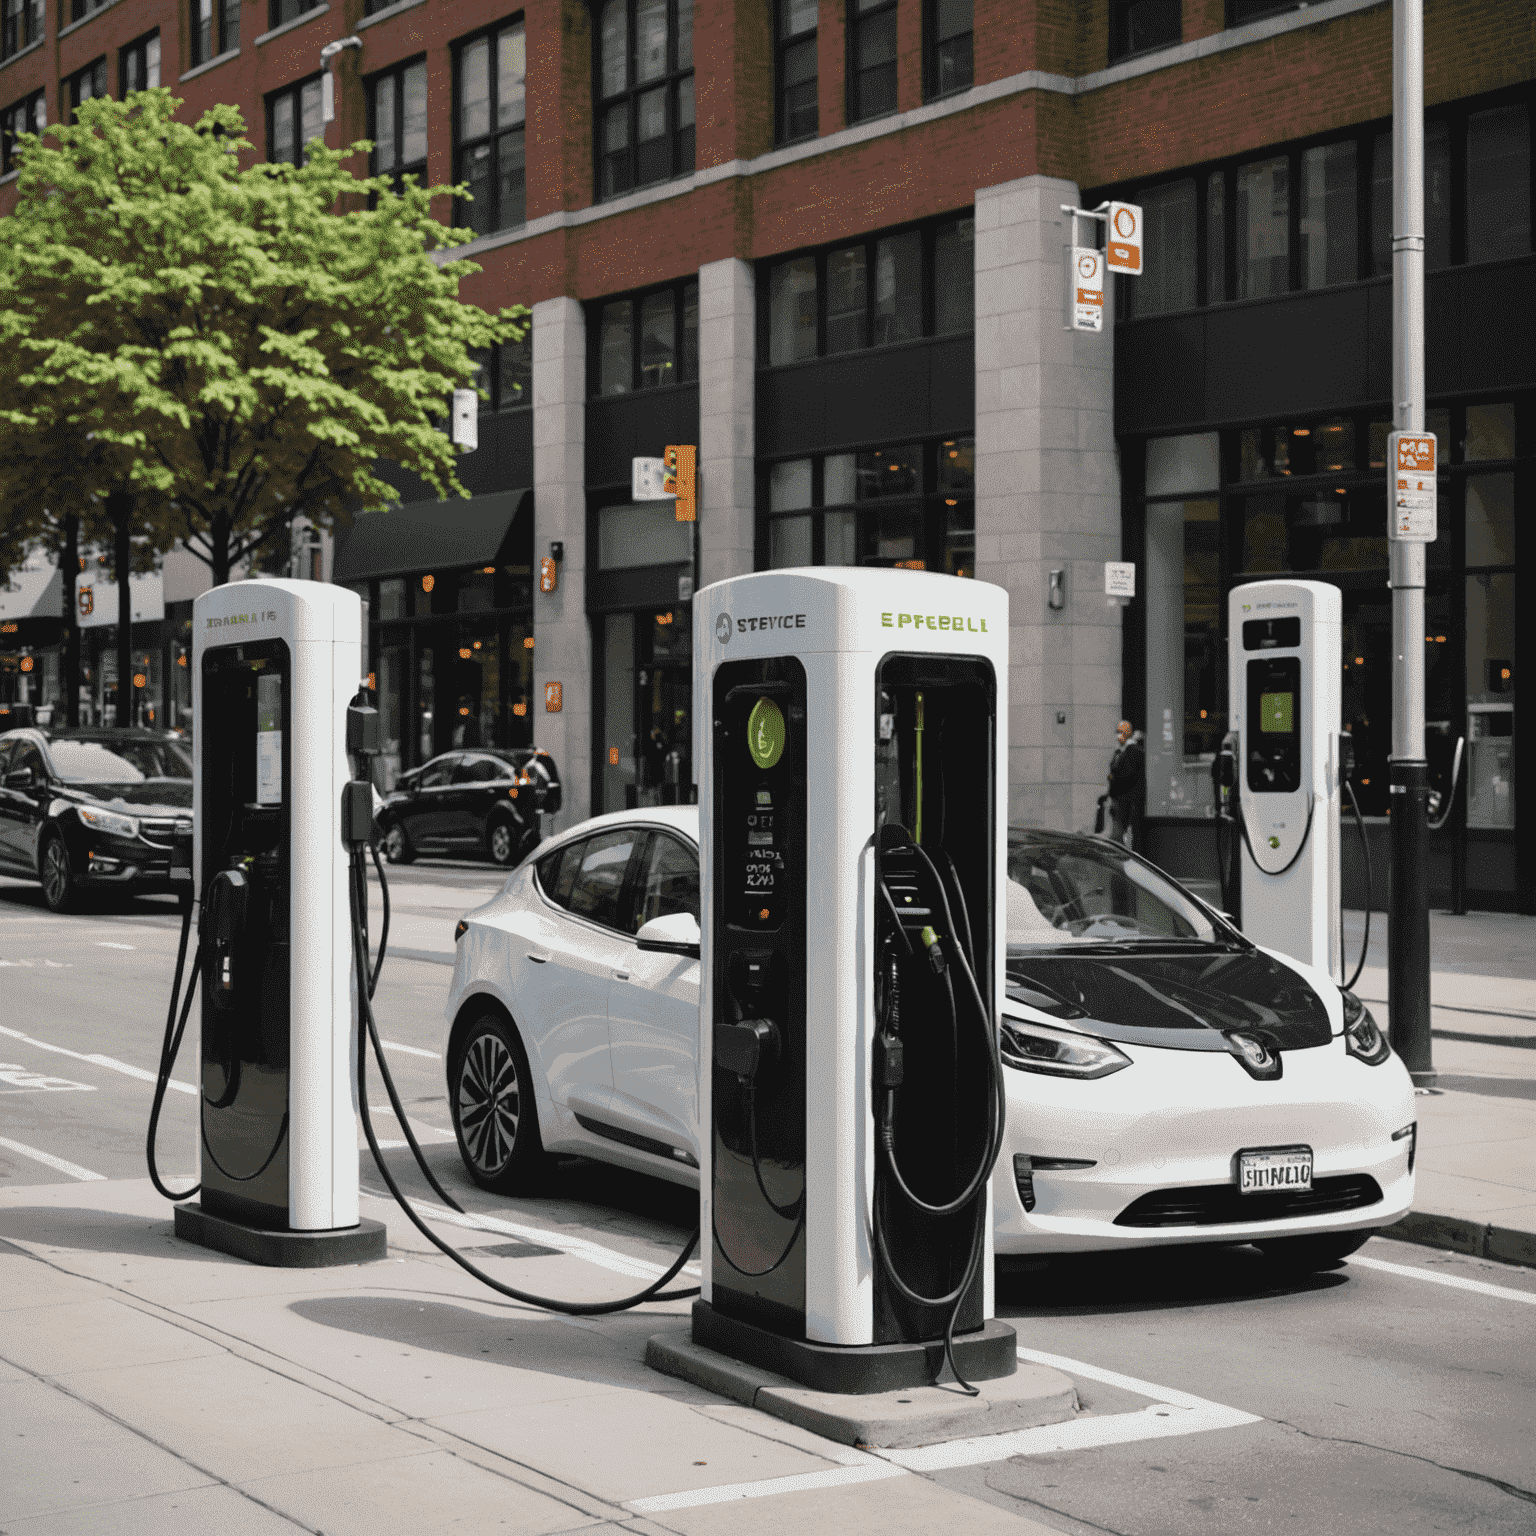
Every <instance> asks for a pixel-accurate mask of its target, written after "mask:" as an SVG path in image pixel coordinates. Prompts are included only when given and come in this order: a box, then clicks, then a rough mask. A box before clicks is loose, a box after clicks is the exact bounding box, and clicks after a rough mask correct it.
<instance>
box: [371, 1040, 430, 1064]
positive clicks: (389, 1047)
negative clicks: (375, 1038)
mask: <svg viewBox="0 0 1536 1536" xmlns="http://www.w3.org/2000/svg"><path fill="white" fill-rule="evenodd" d="M379 1044H380V1045H382V1046H383V1047H384V1049H385V1050H386V1051H403V1052H404V1053H405V1054H406V1055H407V1056H427V1057H430V1058H431V1059H432V1060H433V1061H437V1060H439V1059H440V1057H439V1053H438V1052H437V1051H424V1050H422V1048H421V1047H420V1046H419V1045H401V1044H400V1042H399V1041H398V1040H381V1041H380V1042H379Z"/></svg>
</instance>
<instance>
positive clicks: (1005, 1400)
mask: <svg viewBox="0 0 1536 1536" xmlns="http://www.w3.org/2000/svg"><path fill="white" fill-rule="evenodd" d="M1010 1332H1011V1330H1010ZM1010 1342H1011V1341H1010ZM645 1363H646V1364H647V1365H649V1366H650V1367H651V1368H652V1369H653V1370H657V1371H661V1372H662V1373H663V1374H665V1375H668V1376H677V1377H680V1378H681V1379H682V1380H684V1381H688V1382H692V1383H693V1385H695V1386H698V1387H703V1388H704V1389H705V1390H706V1391H710V1392H717V1393H719V1395H720V1396H721V1397H728V1398H731V1399H733V1400H734V1401H736V1402H738V1403H745V1404H747V1406H748V1407H752V1408H757V1409H759V1410H760V1411H762V1412H763V1413H771V1414H772V1415H773V1416H774V1417H775V1418H779V1419H784V1420H786V1421H787V1422H788V1423H790V1424H796V1425H798V1426H799V1427H800V1428H801V1429H808V1430H810V1431H811V1433H812V1434H817V1435H821V1436H822V1437H823V1438H824V1439H827V1440H834V1441H837V1442H838V1443H839V1444H841V1445H852V1446H860V1447H865V1448H869V1449H888V1450H910V1449H913V1448H915V1447H917V1446H923V1445H937V1444H939V1443H941V1442H943V1441H946V1440H958V1439H974V1438H977V1437H980V1436H983V1435H1002V1434H1007V1433H1008V1432H1009V1431H1010V1430H1016V1429H1033V1428H1035V1427H1036V1426H1038V1425H1041V1424H1060V1423H1064V1422H1065V1421H1066V1420H1068V1419H1071V1418H1073V1417H1074V1416H1075V1415H1076V1413H1077V1410H1078V1402H1077V1391H1076V1389H1075V1388H1074V1387H1073V1385H1072V1381H1071V1379H1070V1378H1069V1377H1067V1376H1064V1375H1063V1374H1062V1373H1061V1372H1060V1371H1056V1370H1052V1369H1051V1368H1050V1367H1049V1366H1044V1365H1032V1364H1024V1365H1020V1366H1019V1367H1018V1369H1017V1370H1016V1371H1015V1372H1014V1373H1013V1374H1011V1375H1008V1376H1000V1377H994V1378H993V1379H992V1380H990V1381H977V1382H975V1383H973V1385H975V1386H977V1387H979V1388H980V1389H981V1395H980V1396H979V1397H968V1396H966V1394H965V1393H964V1392H962V1391H961V1390H960V1388H959V1387H957V1386H956V1385H955V1384H954V1383H953V1382H948V1383H946V1384H944V1385H942V1386H934V1385H931V1384H929V1385H925V1386H916V1387H893V1388H890V1389H888V1390H886V1391H882V1392H863V1393H848V1392H820V1391H816V1390H815V1389H814V1388H811V1387H805V1386H801V1385H800V1384H799V1383H798V1382H794V1381H790V1380H789V1379H788V1378H786V1377H784V1376H780V1375H777V1374H775V1373H774V1372H772V1371H769V1370H765V1369H764V1368H763V1367H761V1366H758V1365H748V1364H745V1363H743V1362H742V1361H740V1360H734V1359H732V1358H731V1357H730V1356H728V1355H722V1354H719V1353H718V1352H716V1351H715V1350H712V1349H708V1348H706V1347H705V1346H703V1345H701V1344H699V1343H697V1342H695V1340H694V1338H693V1337H691V1336H690V1333H689V1331H688V1330H687V1329H682V1328H679V1329H675V1330H673V1331H670V1332H667V1333H658V1334H655V1335H653V1336H652V1338H651V1339H649V1340H648V1341H647V1343H646V1347H645ZM961 1369H962V1370H963V1369H964V1367H963V1366H962V1367H961Z"/></svg>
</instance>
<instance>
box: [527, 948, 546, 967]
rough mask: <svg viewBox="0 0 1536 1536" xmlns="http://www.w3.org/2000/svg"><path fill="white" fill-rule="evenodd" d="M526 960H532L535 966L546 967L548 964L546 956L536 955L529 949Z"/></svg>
mask: <svg viewBox="0 0 1536 1536" xmlns="http://www.w3.org/2000/svg"><path fill="white" fill-rule="evenodd" d="M528 958H529V959H530V960H532V961H533V963H534V964H535V965H547V964H548V963H549V956H548V955H536V954H534V952H533V951H532V950H531V949H530V950H529V951H528Z"/></svg>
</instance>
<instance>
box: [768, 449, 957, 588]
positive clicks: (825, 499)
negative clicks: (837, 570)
mask: <svg viewBox="0 0 1536 1536" xmlns="http://www.w3.org/2000/svg"><path fill="white" fill-rule="evenodd" d="M975 463H976V441H975V439H974V438H972V437H952V438H943V439H941V440H938V441H933V442H928V443H900V444H897V445H895V446H892V447H873V448H863V449H856V450H854V451H853V452H850V453H827V454H817V455H815V456H814V457H811V458H799V459H786V460H783V461H781V462H780V463H777V464H770V465H768V466H767V468H766V469H765V471H764V473H763V485H762V493H761V495H762V505H763V506H764V507H765V509H766V513H767V516H766V518H765V519H764V528H763V538H762V546H763V547H762V551H761V555H762V558H761V560H760V565H761V566H762V567H763V568H765V569H770V570H782V569H784V568H785V567H788V566H798V565H869V566H884V567H887V568H891V567H899V568H901V569H905V570H915V571H921V570H930V571H933V570H936V571H946V572H948V573H949V574H951V575H955V576H970V575H973V574H974V572H975V561H976V555H975V550H976V512H975V496H976V489H975Z"/></svg>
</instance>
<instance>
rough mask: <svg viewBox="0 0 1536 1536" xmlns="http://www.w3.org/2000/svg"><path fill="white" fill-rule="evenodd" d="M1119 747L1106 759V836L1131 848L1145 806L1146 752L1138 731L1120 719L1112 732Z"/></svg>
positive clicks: (1138, 830) (1139, 827)
mask: <svg viewBox="0 0 1536 1536" xmlns="http://www.w3.org/2000/svg"><path fill="white" fill-rule="evenodd" d="M1115 740H1116V741H1117V742H1118V743H1119V745H1118V746H1117V747H1116V748H1115V755H1114V756H1113V757H1112V758H1110V760H1109V791H1108V797H1109V828H1108V834H1107V835H1108V836H1110V837H1112V838H1113V839H1114V840H1115V841H1116V842H1117V843H1123V844H1124V845H1125V846H1126V847H1127V848H1134V847H1135V846H1136V843H1137V841H1138V834H1139V832H1140V830H1141V813H1142V811H1143V809H1144V808H1145V806H1146V803H1147V774H1146V769H1147V753H1146V747H1145V745H1144V738H1143V736H1142V734H1141V732H1140V731H1138V730H1135V729H1133V727H1132V725H1131V722H1130V721H1129V720H1122V721H1121V722H1120V724H1119V727H1118V728H1117V729H1116V731H1115Z"/></svg>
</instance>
